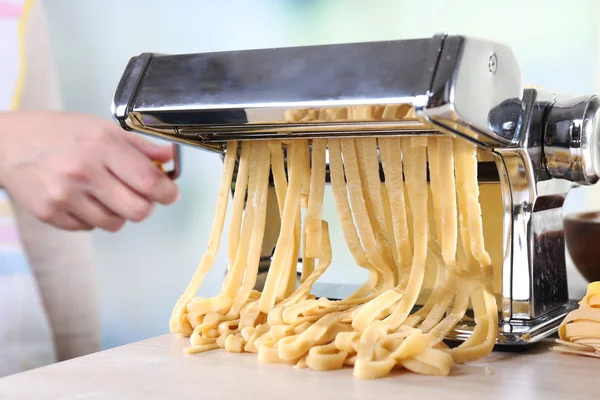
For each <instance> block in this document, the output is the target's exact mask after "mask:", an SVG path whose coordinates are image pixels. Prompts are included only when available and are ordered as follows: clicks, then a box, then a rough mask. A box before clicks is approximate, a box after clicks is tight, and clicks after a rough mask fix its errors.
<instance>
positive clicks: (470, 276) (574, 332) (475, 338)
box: [170, 106, 600, 379]
mask: <svg viewBox="0 0 600 400" xmlns="http://www.w3.org/2000/svg"><path fill="white" fill-rule="evenodd" d="M411 113H412V109H411V108H410V107H405V106H385V107H383V106H369V107H363V106H360V107H349V108H338V109H322V110H296V111H293V112H287V113H286V118H287V119H288V120H289V121H294V122H299V121H302V122H312V121H325V120H358V121H365V120H373V119H380V120H394V119H401V118H404V117H406V116H410V115H412V114H411ZM286 153H287V160H288V163H287V168H286V165H285V158H286V157H285V156H286ZM476 157H477V150H476V147H475V146H474V145H472V144H470V143H468V142H466V141H462V140H458V139H452V138H449V137H439V138H438V137H419V136H413V137H401V138H398V137H377V138H375V137H367V138H329V139H312V140H308V139H302V138H300V139H295V140H289V141H282V140H275V139H274V140H268V141H249V142H243V143H241V145H240V144H238V143H237V142H230V143H228V144H227V152H226V156H225V164H224V165H225V168H224V173H223V181H222V184H221V190H220V192H219V201H218V203H217V211H216V215H215V220H214V223H213V229H212V231H211V235H210V240H209V247H208V250H207V252H206V254H205V256H204V257H203V258H202V261H201V263H200V265H199V267H198V270H197V271H196V273H195V274H194V276H193V278H192V281H191V282H190V284H189V285H188V288H187V289H186V290H185V292H184V294H183V295H182V296H181V298H180V299H179V301H178V302H177V304H176V306H175V308H174V310H173V314H172V317H171V321H170V328H171V331H172V332H174V333H178V334H181V335H184V336H189V337H190V344H191V345H190V347H188V348H186V349H185V352H186V353H187V354H194V353H200V352H204V351H209V350H213V349H217V348H221V349H225V350H226V351H228V352H233V353H240V352H250V353H255V354H257V356H258V358H259V360H260V361H263V362H271V363H284V364H291V365H295V366H296V367H297V368H310V369H313V370H317V371H327V370H333V369H340V368H343V367H344V366H351V367H352V368H353V371H354V376H356V377H357V378H361V379H372V378H378V377H382V376H385V375H387V374H389V373H390V371H392V370H393V369H395V368H404V369H407V370H410V371H412V372H415V373H419V374H427V375H438V376H444V375H448V374H449V373H450V371H451V369H452V366H453V365H454V364H455V363H461V362H466V361H471V360H475V359H478V358H481V357H484V356H485V355H487V354H489V353H490V352H491V350H492V347H493V345H494V343H495V339H496V330H497V325H498V311H497V305H496V300H495V298H494V296H493V294H492V288H491V283H492V279H491V278H492V276H491V275H492V273H493V270H492V267H491V260H490V256H489V255H488V253H487V251H486V249H485V244H484V237H483V228H482V222H481V207H480V205H479V201H478V196H479V191H478V182H477V158H476ZM236 162H237V165H238V170H237V176H236V178H235V187H236V191H235V193H234V196H233V201H232V209H231V223H230V230H229V238H228V245H229V248H228V263H229V268H228V272H227V275H226V278H225V281H224V283H223V287H222V290H221V293H220V294H218V295H217V296H214V297H211V298H201V297H196V298H194V295H195V293H196V292H197V291H198V289H199V288H200V285H201V283H202V280H203V278H204V276H205V275H206V273H207V272H208V270H209V269H210V267H211V265H212V264H213V263H214V260H215V255H216V252H217V250H218V248H219V244H220V237H221V234H222V230H223V224H224V221H225V213H226V209H227V204H228V189H229V187H230V186H231V183H232V179H233V172H234V166H235V165H236ZM327 165H328V166H329V178H330V182H331V190H332V194H333V198H334V201H335V207H336V210H337V214H338V217H339V223H340V225H341V228H342V231H343V236H344V239H345V242H346V245H347V246H348V249H349V250H350V253H351V254H352V256H353V258H354V260H355V263H356V264H357V265H358V266H359V267H361V268H363V269H365V270H366V271H368V279H367V280H366V282H364V284H363V285H362V286H361V287H360V288H359V289H358V290H357V291H356V292H354V293H353V294H351V295H350V296H348V297H346V298H344V299H341V300H330V299H327V298H317V297H316V296H315V295H313V294H311V290H312V287H313V285H314V284H315V282H316V281H317V280H318V279H319V278H320V277H321V276H322V275H323V274H324V273H325V272H326V271H327V269H328V268H329V266H330V265H331V262H332V257H333V254H332V248H331V242H330V234H329V224H328V223H327V222H326V221H324V220H323V199H324V191H325V183H326V174H327ZM380 165H381V166H382V172H383V175H384V176H385V179H382V178H381V175H380V172H381V171H380ZM428 175H429V183H428ZM269 176H272V182H273V186H274V189H275V193H276V198H277V206H278V209H279V216H280V221H281V226H280V230H279V236H278V238H277V245H276V247H275V250H274V253H273V256H272V261H271V265H270V268H269V271H268V274H267V277H266V280H265V284H264V288H263V290H262V291H261V292H259V291H257V290H254V286H255V283H256V276H257V273H258V264H259V261H260V256H261V250H262V244H263V243H262V242H263V238H264V232H265V227H266V210H267V193H268V190H269V187H268V185H269ZM429 185H430V186H431V190H429V188H428V186H429ZM383 188H384V189H383ZM300 253H301V254H302V262H303V266H302V275H301V279H300V282H299V284H298V283H297V279H296V267H297V262H298V256H299V254H300ZM428 260H429V261H430V262H428ZM432 265H433V266H432ZM428 268H433V269H432V270H428ZM428 271H429V272H431V273H432V274H434V276H435V284H434V286H433V289H432V290H431V292H430V293H429V294H428V297H427V298H426V301H425V302H424V304H423V306H422V307H421V308H420V309H419V310H416V311H415V306H416V303H417V298H418V296H419V295H420V294H421V292H422V288H423V284H424V280H425V275H426V273H429V272H428ZM432 276H433V275H432ZM590 293H591V292H589V293H588V294H589V296H588V297H587V299H588V303H587V304H591V305H588V306H586V307H588V308H586V309H584V310H582V309H580V310H579V314H574V316H573V318H572V319H571V320H570V321H567V322H572V323H571V324H567V322H565V324H567V325H566V327H565V329H562V328H561V329H562V330H561V332H563V333H561V339H563V340H564V341H570V343H574V344H576V346H578V347H577V348H574V349H573V351H582V349H584V348H585V349H587V348H594V346H595V345H597V344H598V342H597V341H596V342H593V340H592V339H591V336H590V335H591V334H590V332H592V333H594V332H596V328H597V327H596V326H592V325H590V324H591V323H592V322H589V320H590V319H593V318H595V317H594V316H595V314H593V313H595V312H596V311H599V310H600V309H597V307H600V295H598V294H597V293H596V292H595V294H594V293H592V294H590ZM469 303H470V304H471V305H472V310H473V313H474V319H475V323H476V326H475V328H474V330H473V333H472V335H471V336H470V337H469V339H467V340H466V341H464V342H463V343H462V344H461V345H460V346H458V347H456V348H453V349H450V348H448V347H447V346H446V345H445V344H444V343H443V340H444V338H445V337H446V336H447V335H448V333H449V332H450V331H451V330H452V329H453V328H454V327H455V325H456V324H457V323H458V322H460V320H461V319H462V318H463V317H464V315H465V313H466V312H467V309H468V306H469ZM582 307H583V306H582ZM594 307H596V308H594ZM590 310H591V311H590ZM584 317H585V318H584ZM580 319H586V321H583V322H582V321H579V320H580ZM574 321H575V322H577V324H579V325H576V324H575V323H574ZM594 323H596V325H598V326H600V318H597V319H596V320H595V322H594ZM573 326H575V327H573Z"/></svg>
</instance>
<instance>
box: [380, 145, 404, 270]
mask: <svg viewBox="0 0 600 400" xmlns="http://www.w3.org/2000/svg"><path fill="white" fill-rule="evenodd" d="M379 149H380V153H381V163H382V165H383V171H384V174H385V180H386V183H385V184H386V186H387V194H388V197H389V202H390V208H391V215H392V223H393V231H394V241H395V243H396V251H397V256H396V259H397V263H398V268H399V269H401V270H402V272H401V273H399V276H403V275H405V274H407V271H408V270H409V268H410V265H411V260H412V247H411V243H410V238H409V231H408V222H407V217H406V204H405V201H404V177H403V171H402V162H401V158H402V143H401V141H400V139H399V138H388V139H379Z"/></svg>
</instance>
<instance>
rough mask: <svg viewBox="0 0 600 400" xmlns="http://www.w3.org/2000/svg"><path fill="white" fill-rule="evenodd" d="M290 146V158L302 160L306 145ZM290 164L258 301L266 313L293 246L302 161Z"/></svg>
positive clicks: (294, 143)
mask: <svg viewBox="0 0 600 400" xmlns="http://www.w3.org/2000/svg"><path fill="white" fill-rule="evenodd" d="M298 142H300V143H298ZM290 147H291V150H292V151H291V158H292V160H294V159H296V160H302V159H303V158H304V157H305V151H306V146H305V145H304V143H302V142H301V141H294V142H293V143H292V144H291V146H290ZM288 157H289V154H288ZM290 164H291V165H290V166H289V167H290V168H289V171H290V173H289V175H290V177H289V184H288V188H287V192H286V195H285V204H284V206H283V215H282V217H281V232H280V234H279V238H278V239H277V246H276V247H275V253H274V254H273V259H272V261H271V267H270V268H269V272H268V274H267V279H266V281H265V287H264V290H263V292H262V295H261V297H260V301H259V306H260V310H261V311H262V312H263V313H265V314H268V313H269V310H271V308H273V306H274V305H275V300H276V290H277V284H278V283H279V282H281V281H282V280H283V278H284V277H285V275H284V273H285V263H284V261H285V258H286V256H287V254H288V252H289V248H290V246H294V242H293V239H294V236H293V235H294V228H295V226H296V224H295V220H296V218H297V211H298V207H299V203H300V188H301V186H302V175H303V172H304V171H303V169H302V167H303V165H302V162H299V163H296V164H294V162H291V163H290Z"/></svg>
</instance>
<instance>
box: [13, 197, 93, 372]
mask: <svg viewBox="0 0 600 400" xmlns="http://www.w3.org/2000/svg"><path fill="white" fill-rule="evenodd" d="M13 204H14V210H15V215H16V219H17V224H18V227H19V232H20V234H21V240H22V241H23V245H24V247H25V250H26V252H27V256H28V259H29V262H30V265H31V268H32V270H33V273H34V274H35V277H36V280H37V283H38V286H39V290H40V295H41V297H42V301H43V304H44V308H45V309H46V312H47V314H48V319H49V322H50V326H51V328H52V331H53V333H54V342H55V346H56V352H57V356H58V358H59V360H66V359H70V358H73V357H78V356H82V355H85V354H89V353H92V352H95V351H98V350H100V348H101V332H100V321H99V312H98V302H97V290H96V282H95V279H94V272H93V256H92V247H91V243H90V236H89V233H87V232H67V231H62V230H59V229H56V228H53V227H51V226H49V225H46V224H43V223H41V222H39V221H38V220H37V219H36V218H34V217H33V216H32V215H31V214H29V213H28V212H27V211H26V210H25V209H24V208H23V207H21V206H20V205H19V204H18V203H16V202H13Z"/></svg>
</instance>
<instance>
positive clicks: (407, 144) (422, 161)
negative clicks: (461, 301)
mask: <svg viewBox="0 0 600 400" xmlns="http://www.w3.org/2000/svg"><path fill="white" fill-rule="evenodd" d="M426 146H427V138H421V137H413V138H410V139H404V140H403V143H402V147H403V154H404V156H405V157H406V158H407V162H405V170H406V172H407V174H406V186H407V188H408V195H409V197H410V203H411V205H412V215H413V226H414V227H413V236H414V254H413V263H412V267H411V271H410V277H409V279H408V285H407V286H406V290H405V292H404V296H403V297H402V300H401V301H400V304H399V305H398V307H397V308H396V309H395V310H394V312H392V314H390V316H388V317H387V318H386V319H385V322H386V323H388V324H390V325H392V326H393V327H394V328H396V327H398V326H400V325H401V324H402V323H403V322H404V320H405V319H406V317H408V315H409V313H410V311H411V310H412V308H413V307H414V306H415V303H416V302H417V297H418V296H419V293H420V292H421V287H422V285H423V279H424V277H425V264H426V263H427V244H428V223H427V194H428V193H427V190H426V188H427V161H426ZM419 188H420V189H421V190H419Z"/></svg>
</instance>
